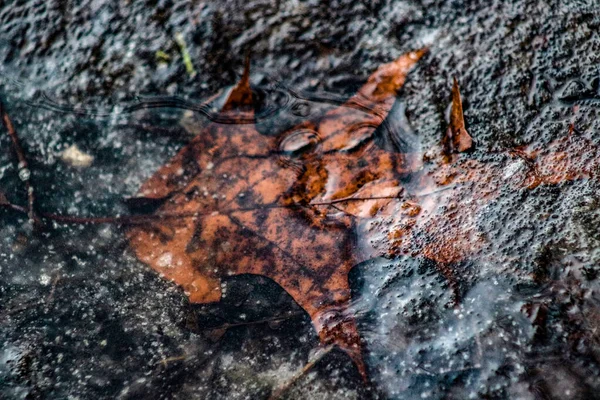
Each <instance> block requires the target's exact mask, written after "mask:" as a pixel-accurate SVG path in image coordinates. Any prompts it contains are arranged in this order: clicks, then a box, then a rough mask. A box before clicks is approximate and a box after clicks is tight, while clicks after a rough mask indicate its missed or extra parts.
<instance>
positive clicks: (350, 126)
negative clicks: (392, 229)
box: [128, 51, 423, 377]
mask: <svg viewBox="0 0 600 400" xmlns="http://www.w3.org/2000/svg"><path fill="white" fill-rule="evenodd" d="M422 55H423V51H417V52H412V53H409V54H407V55H404V56H402V57H400V58H399V59H398V60H396V61H394V62H392V63H390V64H386V65H384V66H382V67H380V68H379V69H378V70H377V71H376V72H375V73H374V74H373V75H372V76H371V77H370V78H369V80H368V81H367V83H366V84H365V86H364V87H363V88H362V89H361V90H360V91H359V93H358V94H357V95H356V96H354V97H352V98H351V99H350V100H349V101H348V102H347V103H346V104H344V105H342V106H339V107H333V108H332V109H331V110H329V111H328V112H326V113H325V115H324V116H322V117H320V118H316V119H313V120H310V119H308V120H307V121H306V122H304V123H302V124H300V125H298V126H296V127H294V128H292V129H290V130H287V131H285V132H282V133H280V134H278V135H263V134H261V133H259V132H258V130H257V128H256V125H255V124H254V123H248V122H247V121H252V120H253V118H254V113H253V109H252V107H251V104H252V91H251V89H250V85H249V74H248V70H247V69H246V72H245V73H244V76H243V78H242V80H241V81H240V83H239V84H238V85H237V86H236V87H235V88H233V89H232V90H231V92H230V93H229V95H228V97H227V100H226V101H225V105H224V106H223V107H222V114H223V115H225V116H227V118H228V120H229V121H228V122H229V123H220V122H212V123H210V124H209V125H208V126H207V127H205V128H204V129H203V130H202V131H201V132H200V133H199V135H198V136H197V137H196V138H195V139H194V140H192V142H191V143H190V144H188V145H187V146H186V147H184V148H183V149H182V150H181V151H180V152H179V153H178V154H177V155H176V156H175V157H174V158H173V159H172V160H171V161H169V162H168V163H167V164H166V165H164V166H163V167H162V168H161V169H159V170H158V171H157V172H156V173H155V174H154V175H153V176H152V177H151V178H150V179H149V180H148V181H147V182H146V183H144V185H143V186H142V187H141V189H140V191H139V196H140V197H142V198H143V199H145V200H146V201H152V202H155V203H157V204H160V206H159V208H158V211H157V215H160V214H161V213H165V214H166V213H170V214H173V213H180V214H182V215H187V216H188V217H186V218H180V219H165V220H157V221H155V222H153V223H151V224H149V225H147V226H143V227H134V228H132V229H130V230H129V232H128V237H129V240H130V244H131V247H132V249H133V250H134V252H135V254H136V255H137V257H138V258H139V259H140V260H142V261H143V262H145V263H147V264H148V265H149V266H151V267H152V268H153V269H154V270H156V271H157V272H159V273H160V274H161V275H163V276H165V277H166V278H168V279H170V280H172V281H174V282H176V283H177V284H179V285H180V286H181V287H183V289H184V290H185V292H186V294H187V295H188V297H189V299H190V301H191V302H195V303H208V302H216V301H219V300H220V299H221V278H222V277H226V276H230V275H238V274H258V275H263V276H266V277H269V278H271V279H273V280H274V281H275V282H277V283H278V284H279V285H280V286H281V287H282V288H283V289H285V290H286V291H287V292H288V293H289V294H290V295H291V296H292V297H293V298H294V300H295V301H296V302H297V303H298V304H299V305H300V306H301V307H302V308H303V309H304V310H306V312H307V313H308V314H309V315H310V317H311V319H312V321H313V324H314V326H315V328H316V330H317V332H318V333H319V337H320V339H321V342H322V343H324V344H334V345H337V346H339V347H340V348H341V349H343V350H344V351H346V352H347V353H348V354H349V355H350V357H351V358H352V359H353V360H354V362H355V364H356V366H357V367H358V370H359V372H360V373H361V374H362V376H363V377H366V371H365V367H364V363H363V361H362V355H361V345H360V338H359V335H358V332H357V329H356V323H355V321H354V318H353V317H352V316H351V315H349V314H348V310H347V307H348V302H349V300H350V288H349V286H348V272H349V271H350V269H351V268H352V267H353V266H354V265H355V264H356V263H357V261H358V259H357V258H356V252H355V251H354V247H355V242H354V232H353V226H354V220H353V218H351V215H353V214H358V215H362V214H364V213H367V214H369V213H370V214H373V213H374V212H376V210H377V209H378V208H380V207H382V206H383V205H384V204H385V203H386V202H389V201H390V197H394V196H395V195H396V190H397V188H398V187H399V178H400V177H401V176H402V175H404V174H406V173H409V172H412V171H413V170H414V168H415V166H414V164H415V163H414V159H413V158H410V157H409V158H404V157H402V156H401V155H397V156H392V155H391V154H390V153H387V152H385V151H383V150H381V149H380V148H378V147H377V146H376V145H375V144H374V143H373V137H374V133H375V130H376V129H377V127H378V126H379V125H380V124H381V123H382V122H383V120H384V119H385V117H386V115H387V113H388V112H389V110H390V109H391V107H392V105H393V102H394V100H395V97H396V93H397V91H398V90H399V89H400V87H401V86H402V84H403V83H404V80H405V78H406V75H407V73H408V72H409V70H410V69H411V68H412V66H413V65H414V64H415V63H416V62H417V61H418V59H419V58H420V57H421V56H422ZM236 122H237V123H236ZM380 188H386V189H385V190H384V191H386V192H387V193H389V194H390V196H389V197H387V198H382V199H374V200H372V201H370V204H366V206H367V207H368V208H369V209H368V210H364V207H365V204H364V203H369V202H363V204H362V208H361V207H353V204H355V203H356V202H353V201H352V199H353V198H354V197H361V196H362V195H365V196H372V194H373V193H375V192H377V191H380ZM376 189H377V190H376ZM381 190H383V189H381Z"/></svg>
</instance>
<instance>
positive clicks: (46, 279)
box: [40, 274, 50, 286]
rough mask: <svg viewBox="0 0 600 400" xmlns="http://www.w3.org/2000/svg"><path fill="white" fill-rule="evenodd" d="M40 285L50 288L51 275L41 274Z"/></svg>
mask: <svg viewBox="0 0 600 400" xmlns="http://www.w3.org/2000/svg"><path fill="white" fill-rule="evenodd" d="M40 284H41V285H44V286H48V285H49V284H50V275H48V274H41V275H40Z"/></svg>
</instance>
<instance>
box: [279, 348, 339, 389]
mask: <svg viewBox="0 0 600 400" xmlns="http://www.w3.org/2000/svg"><path fill="white" fill-rule="evenodd" d="M332 349H333V346H327V347H321V348H320V349H319V350H318V351H317V353H316V354H315V355H314V356H313V357H312V358H311V359H310V360H308V362H307V363H306V364H305V365H304V367H302V369H301V370H300V371H298V372H297V373H296V374H295V375H294V376H292V377H291V378H290V379H289V380H288V381H287V382H285V383H284V384H283V385H282V386H280V387H279V388H277V389H276V390H275V391H274V392H273V394H271V396H270V397H269V400H277V399H280V398H281V396H283V395H284V394H285V392H287V391H288V390H289V389H290V388H291V387H292V386H293V385H294V384H295V383H296V382H298V380H300V379H301V378H302V377H303V376H305V375H306V374H307V373H308V372H309V371H310V370H311V369H312V367H314V366H315V364H317V363H318V362H319V361H321V359H322V358H323V357H325V356H326V355H327V354H329V352H330V351H331V350H332Z"/></svg>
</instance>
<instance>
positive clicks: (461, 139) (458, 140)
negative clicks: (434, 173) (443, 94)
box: [442, 78, 473, 154]
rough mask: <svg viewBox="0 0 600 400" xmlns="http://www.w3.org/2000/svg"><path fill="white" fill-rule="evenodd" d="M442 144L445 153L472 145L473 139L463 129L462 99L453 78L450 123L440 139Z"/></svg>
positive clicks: (461, 149)
mask: <svg viewBox="0 0 600 400" xmlns="http://www.w3.org/2000/svg"><path fill="white" fill-rule="evenodd" d="M442 146H443V148H444V152H445V153H446V154H450V153H464V152H465V151H467V150H469V149H471V147H473V139H472V138H471V136H470V135H469V133H468V132H467V130H466V129H465V119H464V116H463V108H462V100H461V98H460V89H459V87H458V81H457V80H456V78H454V82H453V84H452V108H451V111H450V124H449V126H448V130H447V131H446V135H445V136H444V139H443V140H442Z"/></svg>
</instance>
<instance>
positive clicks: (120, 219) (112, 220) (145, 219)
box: [0, 192, 398, 225]
mask: <svg viewBox="0 0 600 400" xmlns="http://www.w3.org/2000/svg"><path fill="white" fill-rule="evenodd" d="M381 199H398V197H397V196H374V197H354V198H352V197H347V198H343V199H336V200H332V201H323V202H316V203H311V204H309V205H310V206H331V207H335V204H339V203H344V202H352V201H369V200H381ZM2 207H4V208H7V209H9V210H13V211H16V212H19V213H23V214H28V215H29V209H28V208H26V207H23V206H19V205H17V204H12V203H10V202H9V201H8V200H7V199H6V196H4V194H3V193H2V192H0V208H2ZM294 207H298V208H302V207H305V206H303V205H302V204H297V205H278V204H274V205H273V204H270V205H265V206H259V207H247V208H238V209H233V210H222V211H219V213H220V214H223V215H229V214H233V213H236V212H245V211H255V210H258V209H272V208H294ZM335 208H337V207H335ZM337 209H338V210H340V211H343V210H342V209H340V208H337ZM213 212H214V211H207V212H203V213H202V212H183V213H157V214H134V215H120V216H115V217H80V216H74V215H64V214H55V213H40V214H39V215H38V214H36V215H35V218H36V219H35V220H36V221H37V222H39V223H41V222H42V219H48V220H51V221H55V222H58V223H62V224H91V225H99V224H115V225H143V224H147V223H151V222H154V221H161V220H166V219H180V218H181V219H184V218H200V217H202V216H206V215H210V214H212V213H213Z"/></svg>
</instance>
